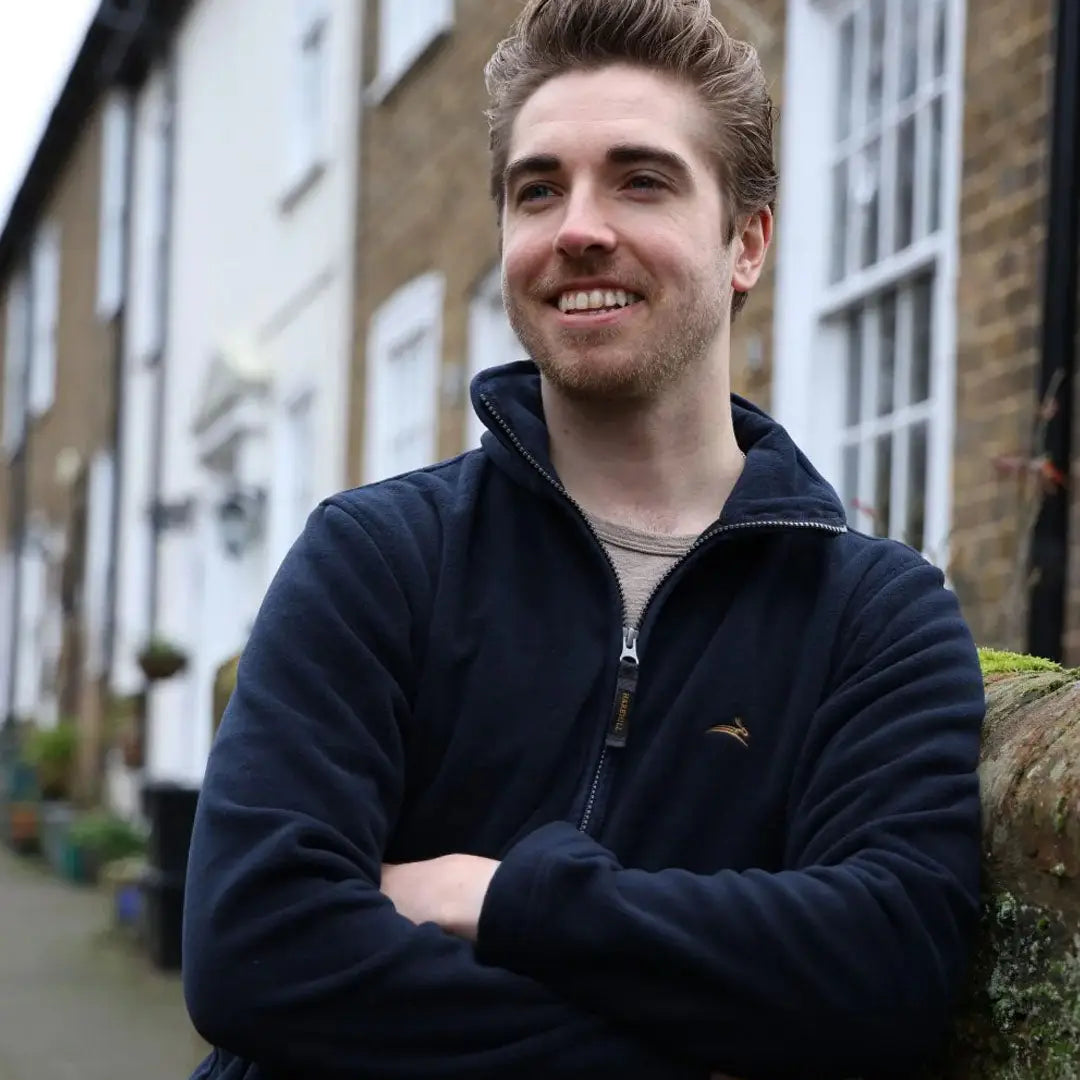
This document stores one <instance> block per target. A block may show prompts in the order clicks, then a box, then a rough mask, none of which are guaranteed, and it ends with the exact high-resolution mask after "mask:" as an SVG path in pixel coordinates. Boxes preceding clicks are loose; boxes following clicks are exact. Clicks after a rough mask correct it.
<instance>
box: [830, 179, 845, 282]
mask: <svg viewBox="0 0 1080 1080" xmlns="http://www.w3.org/2000/svg"><path fill="white" fill-rule="evenodd" d="M847 236H848V163H847V162H846V161H841V162H840V163H839V164H838V165H835V166H834V167H833V220H832V253H831V257H830V260H829V280H830V281H831V282H832V283H833V284H834V285H835V284H836V282H838V281H840V280H842V279H843V277H844V273H845V271H846V269H847V258H846V252H847Z"/></svg>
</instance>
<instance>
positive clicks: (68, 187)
mask: <svg viewBox="0 0 1080 1080" xmlns="http://www.w3.org/2000/svg"><path fill="white" fill-rule="evenodd" d="M100 172H101V117H100V113H99V114H97V115H95V116H94V117H93V118H92V119H91V121H90V123H89V124H87V126H86V128H85V130H84V131H83V133H82V136H81V138H80V139H79V142H78V144H77V146H76V148H75V150H74V153H73V154H72V156H71V158H70V160H69V162H68V164H67V168H66V169H65V171H64V173H63V175H62V176H61V178H60V182H59V184H58V187H57V190H56V193H55V195H54V196H53V199H52V201H51V204H50V206H49V208H48V212H47V217H48V218H49V219H51V220H54V221H57V222H59V225H60V317H59V325H58V330H57V343H56V347H57V354H56V355H57V365H56V401H55V402H54V404H53V407H52V408H51V409H50V410H49V412H48V413H47V414H46V415H45V416H43V417H41V418H40V419H39V420H37V421H36V422H35V423H33V424H32V425H31V427H30V432H29V505H30V508H31V511H37V512H39V513H43V514H44V515H46V516H47V517H48V519H49V521H50V522H52V523H54V524H57V525H64V524H66V522H67V520H68V516H69V513H70V504H71V492H70V489H69V488H68V486H67V485H66V484H63V483H61V482H59V481H58V479H57V474H56V469H57V458H58V455H59V454H60V453H61V452H62V451H64V450H65V449H68V448H72V449H74V450H76V451H78V452H79V454H80V455H81V457H82V458H83V460H84V461H86V460H88V459H89V457H90V455H91V454H92V453H93V452H94V451H95V450H97V449H100V448H102V447H107V446H109V445H111V442H112V423H113V415H114V394H113V340H114V332H113V329H112V327H111V326H107V325H103V324H101V323H100V322H99V321H98V319H97V316H96V314H95V312H94V305H95V303H96V299H97V259H98V205H99V200H100V190H101V184H100Z"/></svg>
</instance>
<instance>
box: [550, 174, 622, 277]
mask: <svg viewBox="0 0 1080 1080" xmlns="http://www.w3.org/2000/svg"><path fill="white" fill-rule="evenodd" d="M565 207H566V209H565V212H564V214H563V219H562V221H561V222H560V223H559V230H558V232H557V233H556V234H555V250H556V251H557V252H558V253H559V254H560V255H565V256H567V257H568V258H572V259H573V258H580V257H581V256H583V255H587V254H597V253H601V252H610V251H613V250H614V249H615V231H614V230H613V229H612V228H611V226H610V224H609V223H608V222H607V220H606V218H605V216H604V213H603V207H602V206H601V204H600V203H599V202H598V200H597V199H596V198H595V197H594V195H593V194H592V193H591V192H589V191H588V190H586V189H581V188H579V189H578V190H577V191H575V192H574V193H573V194H571V196H570V197H569V198H568V199H567V200H566V203H565Z"/></svg>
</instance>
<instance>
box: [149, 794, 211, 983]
mask: <svg viewBox="0 0 1080 1080" xmlns="http://www.w3.org/2000/svg"><path fill="white" fill-rule="evenodd" d="M198 800H199V789H198V788H192V787H185V786H184V785H182V784H176V783H172V782H170V781H159V780H155V781H152V782H149V783H147V784H145V785H143V789H142V806H143V814H144V816H145V817H146V821H147V824H148V826H149V836H148V837H147V844H146V862H147V870H146V873H145V874H144V875H143V879H142V882H141V887H142V888H141V891H142V900H143V934H144V940H145V943H146V948H147V951H148V952H149V954H150V959H151V961H152V962H153V963H154V965H155V966H157V967H159V968H162V969H163V970H167V971H171V970H176V969H177V968H179V967H180V948H181V931H182V927H183V917H184V878H185V877H186V875H187V862H188V849H189V848H190V847H191V831H192V827H193V825H194V823H195V807H196V805H197V803H198Z"/></svg>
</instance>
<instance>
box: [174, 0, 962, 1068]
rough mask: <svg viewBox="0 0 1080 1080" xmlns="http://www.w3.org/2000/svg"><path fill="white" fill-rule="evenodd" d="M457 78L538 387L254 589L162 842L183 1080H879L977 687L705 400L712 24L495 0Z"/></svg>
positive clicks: (754, 190) (751, 120)
mask: <svg viewBox="0 0 1080 1080" xmlns="http://www.w3.org/2000/svg"><path fill="white" fill-rule="evenodd" d="M487 76H488V85H489V89H490V91H491V95H492V99H493V101H492V109H491V112H490V123H491V141H492V151H493V191H494V195H495V199H496V203H497V207H498V211H499V215H500V224H501V237H502V263H503V275H504V283H505V297H506V305H507V309H508V312H509V314H510V318H511V320H512V323H513V326H514V329H515V330H516V332H517V334H518V336H519V338H520V339H521V341H522V343H523V345H524V347H525V349H526V350H527V352H528V354H529V356H530V357H531V360H530V361H528V362H522V363H518V364H512V365H510V366H508V367H506V368H502V369H497V370H494V371H489V372H486V373H484V374H482V375H480V376H479V377H478V378H477V380H476V381H475V383H474V386H473V389H472V396H473V402H474V405H475V407H476V408H477V409H478V411H479V413H480V415H481V416H482V417H483V418H484V421H485V422H486V424H487V426H488V428H489V429H490V430H489V432H488V433H487V434H486V435H485V438H484V444H483V448H482V449H481V450H479V451H474V452H472V453H468V454H465V455H463V456H462V457H459V458H456V459H454V460H452V461H449V462H444V463H442V464H439V465H436V466H433V467H431V468H429V469H424V470H420V471H417V472H413V473H410V474H408V475H405V476H402V477H398V478H395V479H391V480H387V481H384V482H381V483H378V484H374V485H370V486H368V487H365V488H361V489H359V490H356V491H352V492H348V493H344V494H341V495H338V496H336V497H335V498H332V499H329V500H328V501H327V502H326V503H324V504H323V505H322V506H321V507H320V508H319V509H318V510H317V511H316V512H315V513H314V514H313V515H312V517H311V519H310V522H309V524H308V526H307V528H306V530H305V532H304V534H303V536H302V537H301V538H300V539H299V541H298V542H297V544H296V546H295V548H294V549H293V551H292V552H291V553H290V554H289V556H288V557H287V559H286V560H285V563H284V565H283V566H282V568H281V570H280V572H279V574H278V576H277V577H276V579H275V581H274V583H273V584H272V586H271V588H270V590H269V592H268V595H267V597H266V600H265V603H264V606H263V609H262V611H261V613H260V615H259V618H258V620H257V624H256V626H255V628H254V631H253V633H252V635H251V639H250V642H249V644H248V646H247V649H246V650H245V654H244V656H243V659H242V662H241V665H240V669H239V677H238V682H237V689H236V693H235V695H234V697H233V700H232V702H231V704H230V706H229V710H228V714H227V716H226V718H225V721H224V723H223V725H222V727H221V731H220V734H219V736H218V740H217V742H216V744H215V746H214V749H213V752H212V754H211V757H210V762H209V765H208V769H207V774H206V780H205V785H204V788H203V791H202V797H201V801H200V805H199V811H198V819H197V822H196V827H195V835H194V840H193V845H192V850H191V861H190V872H189V882H188V900H187V911H186V926H185V949H184V965H185V970H184V984H185V991H186V996H187V1001H188V1006H189V1008H190V1011H191V1014H192V1016H193V1018H194V1020H195V1023H196V1025H197V1027H198V1028H199V1029H200V1031H202V1032H203V1033H204V1035H205V1036H206V1038H207V1039H208V1040H209V1041H211V1042H212V1043H213V1044H214V1045H215V1046H216V1047H218V1048H219V1049H218V1050H217V1051H215V1053H214V1054H213V1055H212V1056H211V1057H210V1059H208V1061H207V1062H206V1063H205V1064H204V1066H203V1067H202V1069H201V1070H200V1071H199V1073H198V1074H197V1075H198V1076H200V1077H216V1078H220V1077H230V1078H232V1077H238V1076H246V1077H248V1078H262V1077H276V1076H281V1077H305V1078H306V1077H313V1078H314V1077H318V1078H324V1077H328V1078H329V1077H333V1078H337V1077H340V1078H342V1080H345V1078H349V1080H354V1078H358V1077H401V1078H413V1077H460V1078H470V1080H474V1078H481V1077H484V1078H487V1077H492V1078H494V1077H514V1078H521V1077H586V1076H587V1077H608V1076H611V1077H615V1076H618V1077H622V1078H633V1077H641V1078H667V1077H688V1078H690V1077H694V1078H698V1080H705V1078H706V1077H708V1076H710V1075H711V1074H718V1073H724V1074H733V1075H736V1076H742V1077H788V1078H801V1080H804V1078H810V1077H821V1078H826V1077H850V1076H853V1075H859V1076H864V1077H871V1076H885V1075H902V1074H904V1073H905V1072H908V1071H910V1070H911V1069H912V1068H913V1067H915V1066H916V1065H917V1064H919V1063H920V1062H922V1061H924V1060H925V1059H926V1058H927V1057H928V1056H929V1055H931V1054H932V1053H933V1051H934V1050H935V1048H936V1047H937V1046H938V1044H939V1043H940V1040H941V1038H942V1035H943V1033H944V1032H945V1030H946V1029H947V1025H948V1019H949V1013H950V1007H951V1003H952V1001H953V999H954V995H955V992H956V989H957V986H958V983H959V981H960V980H961V978H962V976H963V973H964V969H965V965H966V961H967V957H968V945H969V938H970V934H971V931H972V929H973V927H974V925H975V921H976V915H977V910H978V898H979V872H978V870H979V803H978V788H977V781H976V773H975V768H976V763H977V757H978V749H979V734H980V724H981V719H982V714H983V695H982V683H981V679H980V676H979V671H978V666H977V661H976V656H975V651H974V648H973V644H972V641H971V639H970V636H969V633H968V631H967V629H966V628H965V625H964V623H963V621H962V619H961V617H960V615H959V613H958V610H957V605H956V602H955V599H954V598H953V596H952V594H951V593H949V592H948V591H947V590H946V589H945V588H944V587H943V583H942V576H941V574H940V573H939V572H938V571H937V570H936V569H934V568H933V567H932V566H930V565H929V564H928V563H926V562H925V561H924V560H923V559H922V558H921V557H920V556H919V555H918V554H917V553H915V552H912V551H910V550H908V549H906V548H904V547H903V546H901V545H899V544H897V543H893V542H890V541H886V540H880V539H872V538H869V537H865V536H861V535H857V534H854V533H851V532H849V531H848V530H847V528H846V524H845V519H844V514H843V510H842V507H841V505H840V503H839V501H838V500H837V497H836V495H835V494H834V492H833V491H832V489H831V488H830V487H829V486H828V485H827V484H826V483H825V482H824V481H823V480H822V479H821V477H820V476H819V475H818V474H817V473H816V472H815V471H814V469H813V468H812V466H811V465H810V464H809V463H808V462H807V461H806V460H805V458H804V457H803V456H802V454H801V453H800V452H799V451H798V449H797V448H796V447H795V446H794V445H793V444H792V443H791V441H790V439H789V438H788V436H787V435H786V434H785V432H784V431H783V430H782V429H781V428H780V427H779V426H777V425H776V424H775V423H774V422H773V421H771V420H770V419H769V418H768V417H766V416H765V415H764V414H762V413H761V412H759V411H758V410H756V409H755V408H754V407H753V406H751V405H749V404H748V403H746V402H744V401H741V400H740V399H738V398H732V397H731V396H730V392H729V333H730V322H731V315H732V312H733V310H735V309H737V308H738V307H739V306H740V305H741V303H742V302H743V301H744V300H745V296H746V293H747V292H748V291H749V290H750V289H751V288H752V286H753V285H754V284H755V282H756V281H757V279H758V276H759V274H760V272H761V268H762V264H763V261H764V259H765V256H766V252H767V249H768V247H769V242H770V239H771V232H772V211H771V206H772V202H773V198H774V194H775V185H776V179H775V171H774V167H773V159H772V132H771V123H772V116H771V105H770V102H769V99H768V95H767V92H766V89H765V84H764V79H763V76H762V73H761V70H760V68H759V65H758V62H757V58H756V56H755V55H754V53H753V51H752V50H751V49H750V48H749V47H748V46H746V45H744V44H741V43H739V42H736V41H733V40H732V39H731V38H730V37H729V36H728V35H727V34H726V33H725V32H724V30H723V28H722V27H721V26H720V25H719V24H718V23H717V22H716V21H715V19H713V18H712V16H711V13H710V11H709V5H708V2H707V0H530V2H529V3H527V4H526V5H525V8H524V10H523V12H522V14H521V16H520V19H519V21H518V23H517V24H516V26H515V28H514V32H513V35H512V36H511V37H510V38H509V39H508V40H507V41H505V42H504V43H503V44H502V45H501V46H500V48H499V50H498V51H497V53H496V54H495V56H494V57H493V58H492V61H491V62H490V64H489V66H488V69H487ZM534 365H535V366H534Z"/></svg>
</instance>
